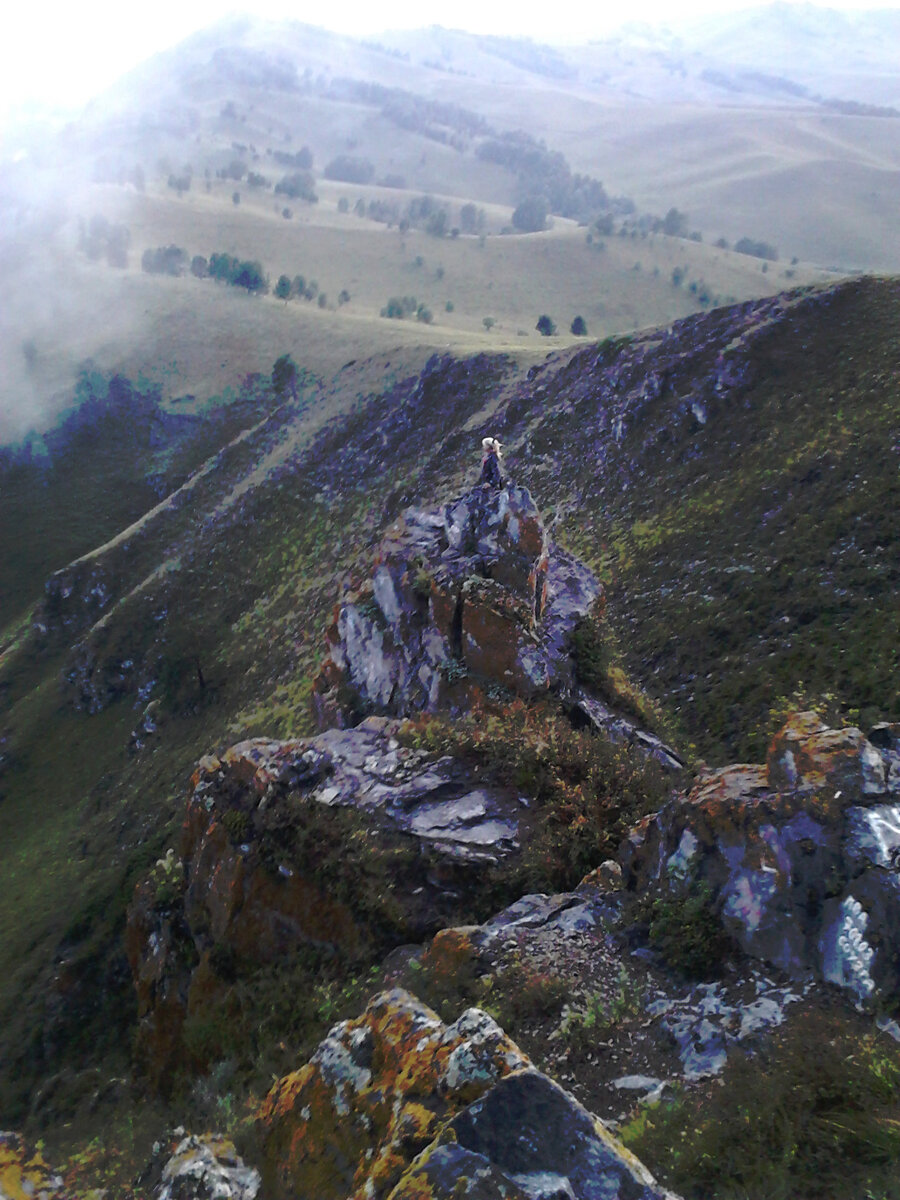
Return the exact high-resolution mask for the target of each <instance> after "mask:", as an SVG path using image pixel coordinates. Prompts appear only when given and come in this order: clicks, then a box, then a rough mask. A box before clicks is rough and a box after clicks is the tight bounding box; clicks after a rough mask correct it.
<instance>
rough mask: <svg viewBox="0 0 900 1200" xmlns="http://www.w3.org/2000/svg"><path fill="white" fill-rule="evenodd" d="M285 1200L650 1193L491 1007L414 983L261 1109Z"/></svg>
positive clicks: (274, 1187) (637, 1169) (644, 1178)
mask: <svg viewBox="0 0 900 1200" xmlns="http://www.w3.org/2000/svg"><path fill="white" fill-rule="evenodd" d="M259 1127H260V1132H261V1136H262V1138H263V1143H264V1147H265V1167H264V1177H265V1178H266V1184H267V1187H268V1188H269V1189H271V1194H272V1195H273V1196H274V1197H276V1198H277V1200H288V1197H310V1198H312V1197H315V1200H345V1198H346V1197H360V1198H362V1197H366V1200H388V1198H389V1200H414V1198H416V1200H426V1198H428V1200H451V1197H453V1198H456V1200H458V1198H461V1197H470V1198H471V1200H476V1198H477V1200H489V1198H492V1197H495V1198H499V1197H506V1198H507V1200H538V1198H539V1197H548V1196H551V1195H552V1196H567V1197H570V1198H571V1200H599V1198H600V1197H606V1198H608V1200H652V1198H653V1197H661V1196H663V1195H665V1193H664V1192H662V1191H661V1190H660V1189H658V1188H657V1187H656V1186H655V1184H654V1182H653V1179H652V1177H651V1176H650V1175H649V1173H648V1172H647V1171H646V1170H645V1169H644V1168H643V1167H642V1165H641V1164H640V1163H639V1162H638V1161H637V1160H636V1159H635V1158H634V1157H633V1155H631V1154H629V1153H628V1152H627V1151H626V1150H624V1148H623V1147H621V1146H620V1145H618V1143H617V1142H616V1141H615V1139H614V1138H613V1137H612V1136H611V1135H610V1134H609V1133H608V1132H607V1131H606V1130H605V1129H604V1128H603V1126H602V1125H601V1124H600V1122H599V1121H597V1119H596V1118H594V1117H592V1116H591V1115H590V1113H588V1112H587V1111H586V1110H585V1109H583V1108H582V1107H581V1105H579V1104H578V1103H577V1101H575V1100H574V1099H573V1098H572V1097H571V1096H569V1095H568V1094H567V1093H566V1092H564V1091H563V1089H562V1088H560V1087H559V1086H558V1085H557V1084H555V1083H554V1082H553V1081H552V1080H550V1079H548V1078H547V1076H546V1075H544V1074H542V1073H541V1072H540V1071H537V1070H535V1068H534V1067H533V1066H532V1065H531V1063H530V1062H529V1060H528V1058H526V1056H525V1055H524V1054H523V1053H522V1052H521V1050H519V1048H518V1047H517V1046H516V1045H515V1043H514V1042H511V1041H510V1039H509V1038H508V1037H507V1036H506V1035H505V1034H504V1032H503V1030H502V1029H500V1027H499V1026H498V1025H497V1024H496V1023H495V1022H494V1021H493V1020H492V1019H491V1018H490V1017H489V1016H488V1015H487V1014H486V1013H484V1012H482V1011H480V1010H479V1009H475V1008H471V1009H468V1010H467V1011H466V1012H464V1013H463V1014H462V1016H461V1017H459V1019H458V1020H457V1021H455V1022H454V1023H453V1024H452V1025H445V1024H444V1023H443V1022H442V1021H441V1020H440V1019H439V1017H438V1016H437V1015H436V1014H435V1013H434V1012H432V1010H431V1009H429V1008H428V1007H427V1006H425V1005H424V1004H422V1003H421V1002H420V1001H418V1000H416V999H415V998H414V997H413V996H411V995H409V994H408V993H407V992H403V991H401V990H394V991H391V992H383V993H381V994H380V995H378V996H375V997H374V998H373V999H372V1000H371V1001H370V1003H369V1005H368V1007H367V1008H366V1011H365V1013H364V1014H363V1015H362V1016H361V1017H359V1018H358V1019H357V1020H354V1021H343V1022H341V1024H339V1025H336V1026H335V1027H334V1028H333V1029H332V1030H331V1032H330V1033H329V1035H328V1037H327V1038H326V1039H325V1041H324V1042H322V1043H321V1045H320V1046H319V1048H318V1050H317V1051H316V1053H315V1054H314V1055H313V1057H312V1059H311V1060H310V1061H309V1063H308V1064H307V1065H306V1066H305V1067H302V1068H301V1069H300V1070H299V1071H297V1072H295V1073H294V1074H292V1075H288V1076H286V1077H285V1078H284V1079H281V1080H279V1082H278V1083H276V1084H275V1086H274V1087H273V1088H272V1091H271V1092H270V1093H269V1095H268V1097H267V1098H266V1101H265V1103H264V1105H263V1107H262V1109H261V1112H260V1117H259Z"/></svg>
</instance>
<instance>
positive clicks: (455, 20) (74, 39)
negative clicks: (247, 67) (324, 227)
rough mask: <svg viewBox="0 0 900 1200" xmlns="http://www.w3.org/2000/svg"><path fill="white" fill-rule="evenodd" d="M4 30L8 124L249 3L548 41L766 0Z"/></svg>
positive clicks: (170, 14)
mask: <svg viewBox="0 0 900 1200" xmlns="http://www.w3.org/2000/svg"><path fill="white" fill-rule="evenodd" d="M14 4H15V7H14V8H13V10H12V12H11V13H10V12H9V11H8V13H7V16H6V17H5V19H4V26H3V37H2V39H0V126H2V125H3V124H5V123H6V120H7V118H8V116H9V114H10V113H11V112H16V111H18V112H19V113H20V114H21V111H22V109H23V107H25V108H27V107H28V106H30V105H39V106H51V107H54V106H73V105H80V104H83V103H84V102H85V101H86V100H88V99H89V98H90V97H91V96H93V95H96V94H97V93H98V92H101V91H102V90H103V89H104V88H105V87H106V86H108V85H109V84H110V83H112V82H113V80H114V79H116V78H117V77H118V76H119V75H121V74H123V73H124V72H125V71H127V70H128V69H129V68H130V67H132V66H134V65H135V64H136V63H138V62H140V61H141V59H143V58H147V57H149V56H150V55H151V54H154V53H156V52H157V51H159V50H164V49H166V48H168V47H169V46H172V45H174V44H176V43H177V42H179V41H180V40H181V39H182V38H184V37H186V36H187V35H188V34H189V33H192V32H193V31H195V30H197V29H201V28H203V27H204V26H205V25H209V24H211V23H212V22H213V21H215V20H217V19H218V18H220V17H222V16H224V15H225V14H226V13H227V12H228V11H229V10H231V11H238V10H240V9H241V8H244V9H245V10H248V11H252V12H253V13H255V14H258V15H260V16H273V17H284V16H289V17H292V18H295V19H297V20H301V21H307V22H309V23H310V24H313V25H325V26H327V27H328V28H331V29H336V30H339V31H340V32H347V33H357V34H360V35H370V34H373V33H378V32H380V31H381V30H384V29H401V28H416V27H420V26H422V25H429V24H442V25H445V26H447V27H449V28H457V29H468V30H470V31H471V32H475V33H502V34H518V35H521V36H526V37H532V38H534V39H536V40H542V41H560V40H582V39H584V38H588V37H597V36H600V35H602V34H604V33H608V32H609V31H610V30H611V29H613V28H614V27H615V26H616V25H618V24H621V22H622V21H623V20H629V21H632V20H640V21H650V22H653V23H657V22H671V21H675V20H677V19H679V18H680V17H683V16H693V15H696V14H699V13H704V12H711V11H723V10H726V9H728V10H737V9H742V8H751V7H756V5H754V4H753V0H631V2H630V3H629V4H627V5H621V6H619V5H597V4H591V5H574V4H571V3H569V4H561V5H555V4H554V5H548V4H533V5H525V4H522V2H521V0H515V3H511V2H510V0H500V2H499V3H497V2H495V3H494V4H485V3H484V0H450V4H449V5H448V6H447V7H446V8H445V9H442V10H441V9H436V8H434V7H429V6H423V5H422V3H421V0H390V2H389V3H388V4H373V3H371V2H369V3H365V4H363V3H360V2H359V0H342V2H341V3H338V4H331V5H323V4H322V3H321V2H318V3H315V4H314V3H312V2H311V0H294V2H293V3H291V2H290V0H256V2H255V3H253V4H245V5H241V4H240V2H238V3H236V4H230V3H228V0H149V2H148V0H139V2H138V3H131V4H129V3H125V2H123V0H80V2H79V3H72V0H63V2H60V0H46V2H45V3H35V2H34V0H30V2H29V0H14ZM898 6H900V0H843V2H842V3H840V4H835V5H833V6H831V7H835V8H841V9H853V8H857V9H872V8H897V7H898Z"/></svg>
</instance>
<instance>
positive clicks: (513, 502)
mask: <svg viewBox="0 0 900 1200" xmlns="http://www.w3.org/2000/svg"><path fill="white" fill-rule="evenodd" d="M602 607H603V589H602V587H601V585H600V583H599V582H598V581H597V579H595V577H594V576H593V574H592V573H591V572H590V571H589V570H588V569H587V567H586V566H585V565H584V564H583V563H581V562H579V561H578V559H576V558H574V557H573V556H572V555H571V554H568V553H566V551H564V550H563V549H561V547H559V546H556V545H555V544H554V543H553V542H552V541H551V540H550V538H549V537H548V535H547V531H546V529H545V527H544V524H543V521H542V520H541V517H540V513H539V512H538V510H537V508H536V506H535V503H534V501H533V500H532V498H531V496H530V495H529V493H528V491H527V490H526V489H525V488H521V487H516V486H514V485H512V484H509V485H507V487H505V488H504V489H502V490H500V491H496V490H494V489H490V488H482V487H479V488H475V489H474V490H473V491H471V492H467V493H466V494H465V495H463V496H461V497H459V499H457V500H454V501H452V502H451V503H450V504H447V505H445V506H444V507H443V508H442V509H440V510H437V511H432V512H425V511H422V510H420V509H408V510H407V511H406V513H404V515H403V517H401V519H400V520H399V521H398V522H397V523H396V524H395V525H394V526H393V527H392V528H391V529H390V531H389V532H388V534H387V535H386V537H385V538H384V539H383V541H382V542H381V545H380V546H379V548H378V551H377V552H376V555H375V560H374V565H373V568H372V573H371V576H370V578H369V579H367V580H366V581H365V582H364V583H361V584H359V585H358V586H357V587H354V588H351V587H349V586H348V588H347V590H346V591H345V594H344V596H343V597H342V599H341V601H340V603H339V604H338V606H337V609H336V612H335V616H334V620H333V622H332V624H331V626H330V627H329V629H328V631H327V634H326V641H327V645H328V656H327V658H326V660H325V663H324V664H323V666H322V669H321V672H320V674H319V676H318V678H317V680H316V685H315V692H314V701H315V706H316V712H317V716H318V720H319V723H320V725H321V726H322V727H323V728H327V727H330V726H333V725H337V726H346V725H348V724H349V725H352V724H354V723H355V722H356V721H358V720H359V719H360V717H361V716H363V715H364V714H366V713H371V712H376V713H387V714H391V715H395V716H408V715H411V714H413V713H416V712H434V711H437V710H444V711H446V712H448V713H449V714H450V715H453V716H458V715H460V714H462V713H465V712H468V711H469V710H470V709H471V707H472V705H473V704H474V703H476V702H477V701H478V700H479V699H481V698H485V697H487V698H489V699H492V700H498V699H502V698H506V697H511V696H513V695H516V696H522V697H524V698H526V699H534V698H536V697H540V696H546V695H548V694H551V693H552V694H554V695H556V696H558V697H560V698H562V699H563V700H564V701H565V703H566V705H567V707H568V708H569V710H570V711H572V712H573V713H576V714H577V719H578V721H579V722H580V723H582V724H585V725H591V726H593V727H595V728H597V729H599V730H601V731H602V732H603V733H605V734H606V736H608V737H610V738H612V739H613V740H614V741H625V742H628V743H630V744H632V745H634V746H635V747H636V748H637V749H638V750H640V751H641V752H642V753H645V754H648V755H651V756H652V757H654V758H656V759H658V761H660V762H661V763H662V764H663V765H664V766H665V767H667V768H669V769H672V770H679V769H680V768H681V767H682V766H683V764H682V762H681V760H680V759H679V758H678V756H677V755H676V754H675V752H674V751H673V750H671V749H670V748H669V747H668V746H665V745H664V744H663V743H662V742H661V741H660V740H659V739H658V738H657V737H655V736H654V735H653V734H651V733H647V732H646V731H644V730H641V729H639V728H638V727H637V726H636V725H635V723H634V722H633V721H632V720H630V719H629V718H627V717H626V716H624V715H623V714H622V713H621V712H617V711H615V709H614V708H612V707H610V706H609V705H608V704H606V703H604V702H603V701H602V700H601V699H600V698H599V697H597V696H595V695H592V694H591V693H590V692H589V691H588V690H587V689H585V688H584V687H583V686H581V685H580V684H579V681H578V678H577V671H576V665H575V661H574V659H573V655H572V634H573V632H574V630H575V629H576V627H577V626H578V624H579V622H581V621H582V620H583V619H584V618H585V617H587V616H588V614H591V613H597V612H598V611H600V610H602Z"/></svg>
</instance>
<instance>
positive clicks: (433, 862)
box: [126, 717, 524, 1086]
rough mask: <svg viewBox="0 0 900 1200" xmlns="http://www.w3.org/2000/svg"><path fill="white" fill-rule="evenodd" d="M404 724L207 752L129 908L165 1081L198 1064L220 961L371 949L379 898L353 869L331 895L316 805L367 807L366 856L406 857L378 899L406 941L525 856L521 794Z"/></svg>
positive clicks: (143, 998)
mask: <svg viewBox="0 0 900 1200" xmlns="http://www.w3.org/2000/svg"><path fill="white" fill-rule="evenodd" d="M397 728H398V726H397V722H394V721H389V720H387V719H385V718H381V717H371V718H369V719H367V720H366V721H364V722H363V723H362V724H361V725H359V726H358V727H356V728H355V729H349V730H339V729H334V730H329V731H328V732H327V733H324V734H320V735H319V736H318V737H315V738H311V739H296V740H293V741H284V742H280V741H273V740H271V739H265V738H255V739H252V740H250V741H245V742H240V743H238V744H237V745H235V746H232V747H231V748H230V749H229V750H227V751H225V752H224V753H223V754H222V755H221V756H220V757H215V756H207V757H205V758H203V759H201V761H200V764H199V765H198V767H197V770H196V771H195V773H194V776H193V791H192V793H191V795H190V797H189V799H188V803H187V810H186V814H185V819H184V824H183V827H182V836H181V842H180V845H179V848H178V853H177V854H176V853H175V850H174V849H172V850H170V851H169V852H168V853H167V854H166V855H165V857H164V858H162V859H160V860H159V862H158V863H157V864H156V866H155V868H154V869H153V871H152V872H151V873H150V875H149V876H148V877H147V878H146V879H145V880H143V881H142V883H141V884H140V885H139V886H138V888H137V889H136V892H135V897H134V900H133V902H132V904H131V906H130V909H129V914H128V924H127V929H126V950H127V954H128V958H129V962H130V965H131V970H132V975H133V978H134V981H135V986H136V989H137V999H138V1016H139V1037H138V1043H137V1045H138V1056H139V1060H140V1062H141V1063H142V1065H143V1068H144V1070H145V1071H146V1073H147V1074H148V1075H149V1077H150V1078H151V1080H152V1081H154V1082H155V1083H156V1084H158V1085H163V1086H164V1085H165V1082H166V1080H167V1078H168V1075H169V1073H170V1071H171V1069H172V1068H173V1067H174V1066H175V1064H177V1063H178V1062H179V1061H180V1062H182V1063H183V1064H184V1065H187V1066H190V1065H191V1063H190V1060H189V1059H188V1057H187V1056H186V1055H185V1053H184V1051H183V1047H182V1046H181V1033H182V1029H183V1026H184V1022H185V1019H186V1018H187V1017H188V1016H189V1015H191V1014H194V1013H200V1012H201V1011H202V1010H203V1009H204V1007H205V1006H208V1005H209V1003H210V1002H211V1000H212V999H213V998H214V997H215V996H216V995H217V994H218V993H219V992H220V990H221V987H222V982H221V980H220V979H219V975H220V971H219V970H218V969H217V966H216V964H217V962H221V961H223V960H225V961H226V962H227V961H230V960H236V961H238V962H242V963H247V964H261V963H268V962H272V961H274V960H277V959H284V958H286V957H288V956H289V955H290V954H292V953H293V952H294V951H296V950H297V948H298V947H301V946H303V945H310V944H312V945H325V946H330V947H334V948H335V949H339V950H341V951H346V952H350V953H353V952H357V951H359V950H360V949H361V948H363V947H364V946H366V945H368V944H369V938H370V932H369V928H368V924H367V919H366V916H367V910H366V905H367V904H371V902H372V898H371V897H368V898H367V897H366V896H365V895H364V894H363V893H362V891H361V886H362V885H361V883H360V885H359V887H357V886H356V885H355V878H354V879H353V881H352V882H353V884H354V886H352V887H349V886H348V888H347V889H345V892H344V894H342V895H340V896H339V895H336V894H335V889H334V887H333V886H332V885H328V884H325V883H324V882H323V880H322V878H321V876H320V875H319V874H318V873H317V870H316V860H317V859H318V858H319V857H320V856H321V854H320V851H321V849H322V841H321V838H322V837H324V834H322V835H321V836H319V835H318V834H317V832H316V830H317V826H316V824H315V822H316V818H317V814H319V816H321V817H328V816H329V810H334V809H350V810H354V812H355V813H356V814H361V815H362V816H363V817H364V819H365V832H366V842H365V856H366V864H367V866H368V865H371V864H375V863H377V862H378V861H379V857H380V856H381V857H382V858H384V860H385V862H387V861H388V859H389V857H390V856H391V855H393V856H395V857H396V856H397V855H403V856H405V857H404V860H403V865H404V869H403V876H402V878H403V882H402V884H401V883H400V882H399V880H397V879H396V878H395V877H394V875H393V874H392V873H391V872H390V871H389V870H388V868H387V867H386V868H385V875H384V879H383V882H382V884H381V892H382V894H381V896H380V902H383V904H384V905H385V906H386V908H387V907H388V906H389V907H390V911H391V914H392V919H393V920H394V921H395V922H396V924H397V926H398V930H400V931H402V932H403V933H404V935H405V936H406V937H407V938H409V937H422V936H426V935H428V934H430V933H433V932H434V930H435V929H436V928H438V927H439V926H440V924H441V923H443V922H444V921H445V920H446V917H447V916H448V915H449V914H450V913H452V912H455V906H456V904H457V902H458V899H457V898H458V896H459V894H460V893H461V891H462V890H464V889H465V888H466V887H467V886H470V885H471V882H472V879H473V878H475V877H476V875H477V873H478V872H480V871H481V870H482V869H483V867H484V866H485V865H486V864H493V863H497V862H498V861H500V860H501V859H503V858H505V857H506V856H507V855H510V854H512V853H515V852H516V851H517V850H518V848H519V844H520V837H521V834H522V828H521V827H520V826H521V820H520V813H521V812H522V811H524V810H523V808H522V805H521V803H520V800H519V797H518V795H517V794H516V793H515V792H514V791H512V790H511V789H508V788H504V787H500V786H495V785H492V784H490V783H489V782H486V781H485V780H483V779H482V778H480V777H479V776H477V775H476V774H474V773H473V770H472V769H471V768H470V767H468V766H466V765H465V764H464V763H462V762H460V761H458V760H456V759H454V758H452V757H449V756H445V757H443V758H439V759H434V757H433V756H432V755H429V754H427V753H425V752H422V751H416V750H413V749H410V748H408V747H405V746H403V745H401V743H400V742H399V741H398V740H397V737H396V733H397ZM297 829H304V830H306V831H307V833H306V838H307V841H306V842H303V843H302V845H306V844H307V843H308V842H309V839H310V838H312V839H313V844H315V848H316V854H314V855H312V856H311V857H310V856H309V855H307V854H306V853H305V852H303V850H302V845H301V846H300V849H298V850H297V851H296V852H292V849H291V847H292V845H293V844H294V843H293V841H292V839H293V838H294V836H295V832H296V830H297ZM298 844H299V843H298ZM334 853H336V854H339V853H341V850H340V847H336V848H335V849H334ZM391 861H393V859H391ZM401 940H402V939H401Z"/></svg>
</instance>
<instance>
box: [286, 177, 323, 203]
mask: <svg viewBox="0 0 900 1200" xmlns="http://www.w3.org/2000/svg"><path fill="white" fill-rule="evenodd" d="M275 195H276V196H287V197H288V199H289V200H306V201H307V203H309V204H315V203H316V202H317V201H318V199H319V197H318V196H317V195H316V189H315V180H314V179H313V176H312V173H311V172H310V171H294V172H293V174H291V175H285V176H283V178H281V179H280V180H279V181H278V183H276V184H275Z"/></svg>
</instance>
